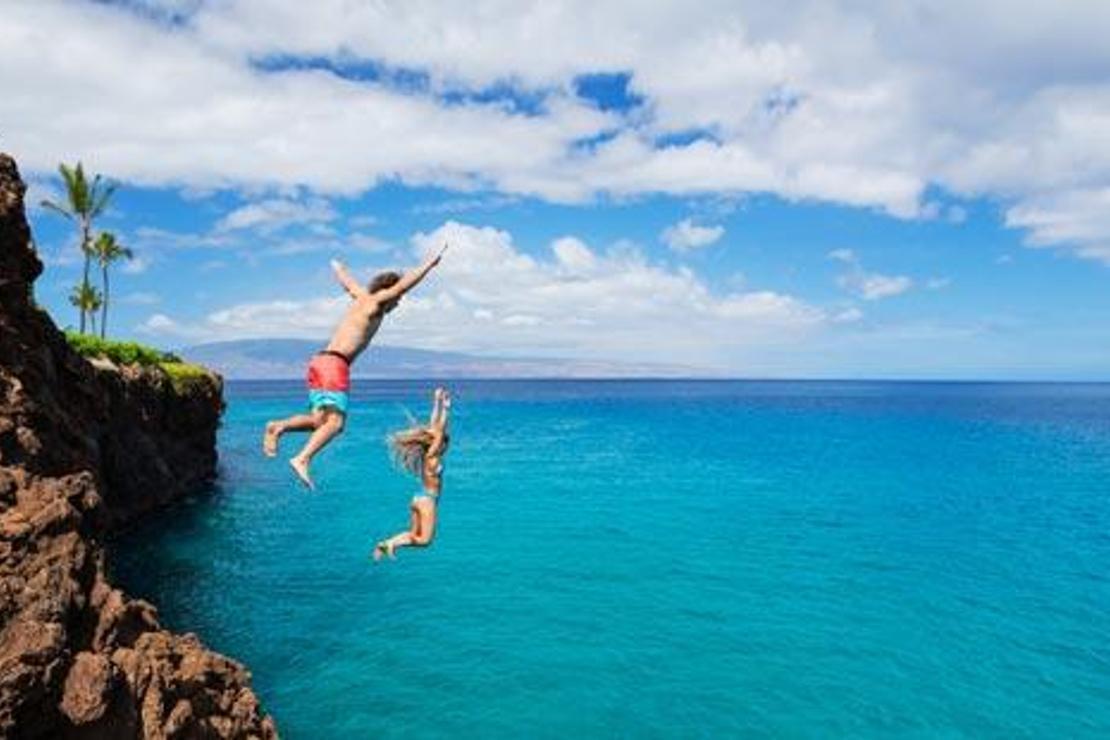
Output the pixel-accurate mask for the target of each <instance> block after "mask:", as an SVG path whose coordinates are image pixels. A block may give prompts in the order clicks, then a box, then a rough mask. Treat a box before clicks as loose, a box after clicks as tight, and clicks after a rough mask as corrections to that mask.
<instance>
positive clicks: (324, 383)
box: [262, 245, 447, 488]
mask: <svg viewBox="0 0 1110 740" xmlns="http://www.w3.org/2000/svg"><path fill="white" fill-rule="evenodd" d="M445 251H447V245H444V246H443V249H441V250H440V251H439V253H438V254H436V255H435V256H433V257H431V258H430V259H428V260H427V261H426V262H425V263H424V264H422V265H420V267H417V268H415V269H413V270H410V271H408V272H407V273H405V274H404V275H400V274H398V273H396V272H382V273H378V274H377V275H375V276H374V279H373V280H371V281H370V285H369V287H367V288H364V287H362V286H361V285H359V283H358V282H357V281H356V280H355V279H354V277H352V276H351V273H350V272H348V270H347V268H346V267H344V266H343V265H342V264H340V263H339V262H338V261H336V260H332V262H331V267H332V269H333V270H335V276H336V278H337V279H338V280H339V283H340V285H342V286H343V288H344V289H345V290H346V291H347V292H348V293H350V294H351V298H353V299H354V300H353V301H352V302H351V305H350V307H349V308H348V309H347V313H346V314H345V315H344V316H343V320H342V321H340V322H339V327H338V328H337V329H336V330H335V334H333V335H332V338H331V341H330V342H329V343H328V346H327V348H326V349H324V350H323V351H322V352H319V353H317V354H315V355H313V357H312V361H311V362H309V364H308V405H309V413H307V414H296V415H294V416H290V417H289V418H288V419H282V420H280V421H271V422H269V423H268V424H266V435H265V437H264V438H263V440H262V451H263V452H264V453H265V454H266V456H267V457H274V456H276V455H277V450H278V440H279V439H281V435H283V434H285V433H286V432H307V431H312V434H311V435H309V438H308V441H307V442H305V445H304V448H303V449H302V450H301V451H300V452H298V453H297V454H296V455H295V456H294V457H292V458H290V460H289V464H290V465H291V466H292V467H293V472H295V473H296V474H297V477H298V478H300V479H301V481H302V482H303V483H304V484H305V485H306V486H308V487H309V488H313V487H314V484H313V482H312V476H311V475H309V472H308V466H309V463H310V462H312V457H313V455H315V454H316V453H317V452H319V451H320V450H321V448H323V446H324V445H326V444H327V443H328V442H330V441H331V440H332V439H333V438H334V437H335V436H336V435H338V434H339V433H340V432H342V431H343V424H344V421H345V420H346V417H347V393H348V391H349V390H350V387H351V363H352V362H354V361H355V359H356V358H357V357H358V356H359V355H360V354H362V351H363V350H364V349H366V345H368V344H370V340H371V339H373V338H374V334H375V333H376V332H377V331H378V327H379V326H381V323H382V319H383V318H385V315H386V314H388V313H389V312H390V311H392V310H393V309H394V308H396V307H397V304H398V303H399V302H400V300H401V297H402V296H404V295H405V293H407V292H408V291H409V290H411V289H412V288H413V287H415V286H416V284H417V283H419V282H420V281H421V280H423V279H424V276H425V275H427V274H428V273H429V272H431V270H432V268H433V267H435V266H436V265H438V264H439V260H440V258H441V257H443V253H444V252H445Z"/></svg>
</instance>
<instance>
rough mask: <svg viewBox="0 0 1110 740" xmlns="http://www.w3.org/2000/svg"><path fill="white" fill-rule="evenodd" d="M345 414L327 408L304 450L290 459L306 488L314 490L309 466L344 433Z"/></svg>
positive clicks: (294, 470)
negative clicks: (326, 447)
mask: <svg viewBox="0 0 1110 740" xmlns="http://www.w3.org/2000/svg"><path fill="white" fill-rule="evenodd" d="M345 418H346V417H345V414H344V413H343V412H342V411H339V410H337V409H334V408H326V409H325V410H324V418H323V421H321V422H320V424H319V425H318V426H317V427H316V431H314V432H313V433H312V434H311V435H310V436H309V438H308V441H307V442H305V445H304V448H303V449H302V450H301V451H300V452H298V453H297V455H296V456H295V457H293V458H290V460H289V464H290V465H291V466H293V472H295V473H296V474H297V477H298V478H300V479H301V482H303V483H304V484H305V485H306V486H308V487H309V488H314V487H315V485H314V484H313V482H312V476H311V475H309V472H308V465H309V463H310V462H312V458H313V456H314V455H315V454H316V453H317V452H319V451H320V450H321V449H322V448H323V447H324V445H326V444H327V443H328V442H330V441H332V439H333V438H335V437H336V436H337V435H338V434H339V433H340V432H342V431H343V424H344V421H345Z"/></svg>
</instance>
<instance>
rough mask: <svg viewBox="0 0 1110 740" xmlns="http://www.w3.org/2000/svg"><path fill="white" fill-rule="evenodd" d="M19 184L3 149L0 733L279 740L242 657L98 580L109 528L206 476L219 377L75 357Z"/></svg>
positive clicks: (210, 471)
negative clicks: (173, 626) (38, 296)
mask: <svg viewBox="0 0 1110 740" xmlns="http://www.w3.org/2000/svg"><path fill="white" fill-rule="evenodd" d="M23 193H24V186H23V183H22V182H21V180H20V178H19V173H18V171H17V170H16V166H15V162H14V161H12V159H11V158H10V157H7V156H6V155H3V154H0V736H3V737H73V738H126V737H143V738H193V737H204V738H233V737H234V738H239V737H258V738H272V737H276V732H275V730H274V726H273V722H272V721H271V719H270V718H269V717H267V716H266V715H265V714H264V713H263V712H262V710H261V708H260V706H259V704H258V700H257V698H256V697H255V695H254V694H253V692H252V691H251V689H250V675H249V673H247V671H246V670H245V669H244V668H243V666H241V665H239V664H238V663H236V662H234V661H232V660H230V659H228V658H225V657H223V656H221V655H218V654H216V653H213V652H212V651H210V650H208V649H206V648H205V647H204V646H203V645H202V644H201V643H200V641H199V640H198V639H197V638H196V637H195V636H193V635H184V636H179V635H174V634H171V633H169V632H167V631H165V630H163V629H162V628H161V626H160V624H159V622H158V615H157V612H156V610H155V609H154V607H153V606H151V605H150V604H147V603H146V602H144V601H140V600H135V599H130V598H128V597H127V596H125V595H124V594H123V593H121V592H120V591H118V590H116V589H113V588H112V587H111V586H110V585H109V584H108V583H107V581H106V579H105V568H104V550H103V547H102V544H101V540H102V538H103V536H104V535H105V534H106V533H107V532H108V531H109V530H110V528H111V527H113V526H115V525H118V524H120V523H123V522H126V521H128V520H129V519H132V518H134V517H135V516H137V515H139V514H141V513H143V512H145V511H147V510H149V509H152V508H155V507H157V506H160V505H162V504H165V503H167V502H169V501H172V500H174V499H175V498H178V497H180V496H182V495H183V494H185V493H188V492H190V491H193V490H196V489H197V488H198V487H199V486H201V485H203V484H204V483H205V482H206V481H208V480H210V479H211V478H212V477H213V475H214V473H215V466H216V444H215V443H216V438H215V435H216V427H217V425H218V423H219V416H220V412H221V410H222V400H221V399H222V388H221V381H220V379H219V378H218V377H217V376H215V375H213V376H212V378H211V382H210V383H207V384H203V383H202V384H199V385H196V386H195V387H191V388H190V389H189V390H188V391H187V392H182V393H178V392H177V391H176V390H175V389H174V387H173V385H172V383H170V381H169V379H168V377H166V376H165V374H164V373H162V372H161V371H160V370H145V371H143V370H137V369H131V368H123V369H118V368H114V367H111V366H108V365H106V364H105V365H100V364H98V365H97V366H94V365H93V364H92V363H90V362H88V361H86V360H85V359H83V358H81V357H80V356H78V355H77V354H76V353H74V352H73V351H72V350H71V349H70V347H69V345H68V344H67V343H66V341H65V338H64V337H63V336H62V335H61V333H60V332H59V331H58V330H57V328H56V327H55V326H54V323H53V322H52V321H51V320H50V318H49V317H48V316H47V315H46V313H45V312H43V311H41V310H40V309H38V308H37V307H36V306H35V304H34V300H33V293H32V288H33V283H34V280H35V278H37V277H38V276H39V274H40V273H41V272H42V263H41V261H40V260H39V259H38V257H37V255H36V254H35V252H34V248H33V244H32V241H31V233H30V229H29V228H28V226H27V220H26V218H25V215H24V210H23Z"/></svg>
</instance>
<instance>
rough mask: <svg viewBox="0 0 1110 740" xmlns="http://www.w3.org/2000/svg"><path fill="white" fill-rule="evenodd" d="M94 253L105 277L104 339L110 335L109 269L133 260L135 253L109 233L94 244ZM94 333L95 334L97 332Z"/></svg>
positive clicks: (102, 319) (102, 331) (101, 315)
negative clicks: (121, 262)
mask: <svg viewBox="0 0 1110 740" xmlns="http://www.w3.org/2000/svg"><path fill="white" fill-rule="evenodd" d="M92 252H93V254H94V255H96V261H97V263H99V264H100V274H101V275H102V276H103V283H104V307H103V313H101V314H100V338H101V339H103V338H104V337H105V335H106V334H107V333H108V298H109V291H108V268H109V267H110V266H111V264H112V263H113V262H116V261H117V260H120V259H128V260H129V259H131V258H132V257H134V256H135V253H134V252H132V251H131V250H130V249H128V248H127V247H125V246H123V245H122V244H120V243H119V242H118V241H116V235H115V234H109V233H108V232H103V233H101V234H100V236H98V237H97V239H96V241H95V242H94V243H93V246H92ZM93 331H94V333H95V331H96V330H95V329H94V330H93Z"/></svg>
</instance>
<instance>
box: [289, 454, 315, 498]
mask: <svg viewBox="0 0 1110 740" xmlns="http://www.w3.org/2000/svg"><path fill="white" fill-rule="evenodd" d="M289 467H291V468H293V472H294V473H296V474H297V477H298V478H300V479H301V483H304V484H305V485H306V486H308V490H310V491H315V490H316V484H315V483H313V482H312V476H311V475H309V474H308V461H307V460H302V459H301V458H299V457H291V458H289Z"/></svg>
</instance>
